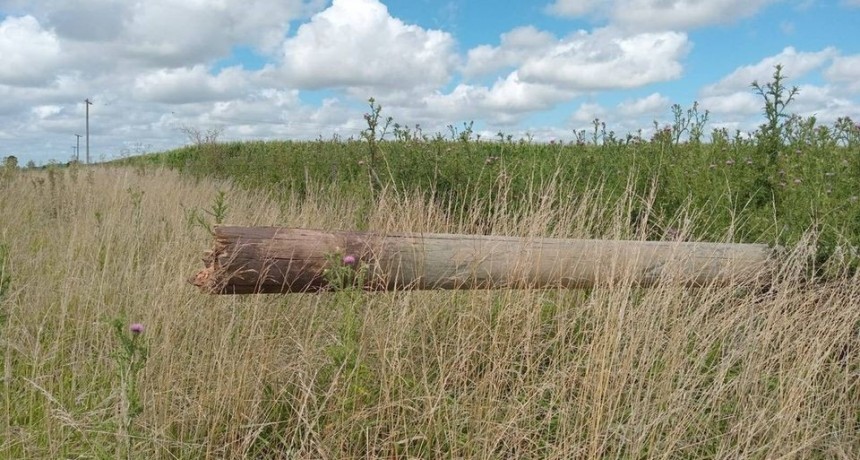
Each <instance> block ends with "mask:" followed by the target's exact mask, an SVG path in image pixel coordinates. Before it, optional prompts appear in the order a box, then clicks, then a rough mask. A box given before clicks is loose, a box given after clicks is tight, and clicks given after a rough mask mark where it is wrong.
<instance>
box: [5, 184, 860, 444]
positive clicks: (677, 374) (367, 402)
mask: <svg viewBox="0 0 860 460" xmlns="http://www.w3.org/2000/svg"><path fill="white" fill-rule="evenodd" d="M500 180H502V181H503V180H504V178H503V177H502V179H500ZM219 190H223V191H226V197H227V204H228V206H229V210H228V216H227V217H228V221H229V222H230V223H234V224H240V225H289V226H299V227H313V228H322V229H335V228H343V229H348V228H354V227H356V226H362V227H367V228H369V229H371V230H375V231H383V232H384V231H427V232H452V233H456V232H492V233H499V234H510V235H520V236H547V237H571V238H587V237H605V238H643V237H645V235H652V236H653V235H654V234H655V229H654V228H653V227H652V228H646V227H647V226H648V225H649V224H648V222H649V219H644V220H643V219H642V218H641V217H642V216H641V215H640V216H634V215H633V214H634V212H633V210H634V208H638V209H641V208H642V206H641V205H642V203H643V202H644V203H645V204H646V206H645V208H646V209H647V203H648V201H649V199H648V197H637V196H633V195H632V194H628V195H627V196H626V197H624V198H623V199H622V200H620V201H616V202H608V201H607V200H606V199H605V198H604V197H603V194H602V193H601V189H600V186H599V184H596V185H595V187H594V188H593V189H592V190H594V191H593V192H591V193H590V194H586V195H582V196H565V194H564V190H561V189H560V188H559V187H558V186H557V185H555V184H553V183H552V182H551V181H550V182H548V183H546V184H544V185H542V186H540V187H536V189H535V190H534V191H533V192H532V194H531V196H526V197H521V196H517V197H514V196H508V195H506V194H505V193H504V192H503V191H504V187H501V188H500V190H502V192H501V193H500V194H499V196H497V197H494V198H493V201H492V202H491V203H478V204H480V205H482V206H484V205H486V206H490V207H492V208H493V209H494V213H493V216H494V217H493V218H492V220H491V221H486V220H485V219H484V220H482V219H478V218H477V217H475V218H468V217H467V218H454V217H451V216H453V215H456V213H454V212H450V211H451V210H445V209H440V208H439V207H438V206H437V205H435V204H434V203H433V202H432V201H431V200H428V199H427V198H426V197H425V196H424V195H422V194H420V193H411V194H410V193H393V192H391V191H383V192H382V194H381V198H380V202H379V203H378V205H376V206H374V207H368V206H366V205H362V204H361V203H355V202H352V201H351V200H350V199H349V197H341V196H335V195H333V194H332V193H331V192H330V191H329V190H328V189H327V188H326V187H325V186H319V187H316V188H315V189H314V192H313V193H310V194H309V197H307V198H306V201H304V202H298V201H297V200H290V199H289V198H288V197H270V196H265V195H262V194H254V193H248V192H245V191H242V190H238V189H236V188H234V187H232V186H231V185H230V184H228V183H216V182H206V181H200V182H194V181H192V180H189V179H185V178H182V177H179V176H178V175H176V174H175V173H173V172H169V171H144V170H131V169H111V168H92V169H72V170H65V171H62V170H59V171H53V172H47V173H46V172H27V173H20V174H17V175H14V177H11V178H7V179H6V180H5V181H4V182H2V183H0V244H2V245H4V246H5V248H6V253H7V254H6V256H5V257H4V260H0V265H2V269H0V270H2V272H3V273H6V274H8V275H10V283H9V285H8V289H7V290H6V291H5V292H4V294H3V296H2V298H0V318H2V320H0V321H2V323H0V331H2V332H0V355H2V361H3V369H4V371H3V378H2V384H0V394H2V398H0V404H2V410H0V414H2V415H0V433H2V438H0V457H4V458H92V457H97V458H102V457H106V458H110V457H122V458H378V457H386V458H401V457H402V458H407V457H419V458H436V457H447V458H461V457H469V458H511V457H517V458H519V457H532V458H559V459H561V458H845V459H849V458H860V431H858V429H860V308H858V305H860V283H858V279H857V278H856V277H849V276H847V275H845V276H841V277H834V278H831V280H830V281H828V282H827V283H813V282H808V281H806V278H805V277H806V273H807V270H806V269H805V264H806V261H807V260H808V258H807V257H806V256H807V255H808V254H807V253H806V252H804V251H807V250H808V248H809V247H810V246H811V245H813V244H814V241H808V242H807V244H803V245H800V246H798V247H797V248H795V249H793V250H792V251H789V252H790V253H789V254H788V255H786V257H785V258H784V261H783V262H782V264H781V265H780V267H779V269H778V270H777V271H776V272H775V273H774V274H773V275H772V282H771V285H770V286H769V289H763V290H761V291H754V290H744V289H740V288H734V287H716V286H713V287H705V288H699V289H685V288H680V287H674V286H670V285H665V286H661V287H657V288H654V289H647V290H643V289H637V288H634V287H633V286H632V284H631V283H627V284H625V283H621V284H620V285H618V286H615V287H613V288H612V289H610V288H607V287H599V288H595V289H592V290H589V291H552V290H518V291H514V290H498V291H465V292H390V293H377V294H367V293H361V292H354V291H342V292H334V293H325V294H320V295H290V296H246V297H209V296H205V295H202V294H200V293H198V292H197V291H196V290H195V289H193V288H192V287H191V286H190V285H188V284H187V283H186V281H185V279H186V278H187V277H188V276H190V275H191V274H192V273H193V272H195V271H196V270H197V269H198V268H200V262H199V259H200V256H201V254H202V251H203V250H205V249H207V248H208V246H209V244H210V236H209V234H208V233H207V231H206V230H205V228H203V226H201V225H196V224H195V223H194V222H195V219H194V215H195V213H197V215H205V214H200V213H201V212H202V210H206V209H210V206H211V203H212V200H213V199H214V197H215V196H216V195H217V192H218V191H219ZM274 198H279V199H278V200H275V199H274ZM517 200H520V202H525V203H529V204H528V206H525V207H520V208H519V210H516V211H515V210H514V209H515V208H514V207H513V206H511V204H513V203H514V202H515V201H517ZM486 206H484V207H486ZM477 207H480V206H476V208H477ZM523 209H524V210H523ZM210 219H211V216H210ZM703 219H704V216H702V215H697V214H696V213H695V212H693V211H692V210H690V211H689V212H687V213H685V214H682V215H679V216H675V218H673V219H670V220H669V221H667V222H663V223H661V226H662V228H657V229H656V230H657V231H656V233H657V234H660V233H661V232H664V233H665V230H666V229H668V228H669V227H672V230H673V232H672V237H676V238H677V237H680V238H692V237H694V235H692V236H691V233H694V232H693V229H694V226H696V225H701V224H702V222H703ZM728 238H730V235H727V239H728ZM837 268H838V267H837ZM116 318H121V319H123V320H125V321H128V322H140V323H143V324H144V325H145V326H146V330H145V332H143V333H142V335H141V337H140V338H141V339H142V340H143V343H145V345H146V346H147V347H148V349H149V356H148V360H147V361H146V364H145V367H144V368H143V370H142V372H141V373H140V374H139V375H138V376H137V378H138V379H139V382H138V390H139V392H140V398H141V403H142V407H143V411H142V413H141V414H140V415H139V416H137V417H136V418H134V419H133V420H121V418H122V417H128V415H127V414H126V413H125V412H123V411H121V410H119V409H120V408H121V407H122V405H123V398H124V397H125V395H124V394H123V391H122V388H121V384H120V377H119V373H118V372H119V371H118V369H117V368H116V361H115V359H114V356H115V353H116V351H117V348H118V346H119V345H118V340H117V337H116V335H115V334H114V333H113V331H112V329H111V325H110V323H111V320H112V319H116ZM125 422H129V423H127V424H126V423H125ZM123 426H129V427H130V428H129V429H128V430H127V432H125V431H123V430H122V429H121V428H122V427H123ZM118 433H119V435H120V436H121V437H124V440H118V437H117V436H118ZM121 441H122V442H121ZM123 445H125V446H126V447H127V448H124V447H123Z"/></svg>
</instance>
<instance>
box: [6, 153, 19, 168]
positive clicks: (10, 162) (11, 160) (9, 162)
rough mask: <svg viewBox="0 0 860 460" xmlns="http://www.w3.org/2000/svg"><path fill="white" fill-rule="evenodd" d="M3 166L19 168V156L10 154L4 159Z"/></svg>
mask: <svg viewBox="0 0 860 460" xmlns="http://www.w3.org/2000/svg"><path fill="white" fill-rule="evenodd" d="M3 167H4V168H6V169H18V158H17V157H16V156H15V155H9V156H8V157H6V159H5V160H4V161H3Z"/></svg>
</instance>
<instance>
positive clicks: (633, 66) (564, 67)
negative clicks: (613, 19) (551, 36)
mask: <svg viewBox="0 0 860 460" xmlns="http://www.w3.org/2000/svg"><path fill="white" fill-rule="evenodd" d="M689 48H690V44H689V42H688V40H687V35H686V34H683V33H678V32H657V33H642V34H635V35H624V34H620V33H619V32H618V31H617V30H614V29H598V30H596V31H595V32H593V33H587V32H584V31H580V32H578V33H576V34H574V35H572V36H570V37H567V38H565V39H563V40H560V41H559V42H557V43H555V44H554V45H553V46H552V47H550V48H548V49H546V50H544V52H543V53H541V54H539V55H537V56H534V57H532V58H530V59H528V60H527V61H526V62H525V63H524V64H523V65H522V67H521V68H520V78H521V79H522V80H523V81H527V82H532V83H543V84H552V85H556V86H558V87H560V88H564V89H569V90H580V91H587V90H604V89H616V88H635V87H639V86H643V85H647V84H650V83H655V82H661V81H667V80H673V79H676V78H679V77H680V76H681V73H682V71H683V66H682V64H681V59H682V58H684V57H685V56H686V54H687V52H688V50H689Z"/></svg>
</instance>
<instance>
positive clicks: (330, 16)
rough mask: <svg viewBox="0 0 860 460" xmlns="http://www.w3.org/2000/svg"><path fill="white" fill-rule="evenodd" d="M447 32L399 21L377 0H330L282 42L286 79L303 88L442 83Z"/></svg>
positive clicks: (450, 47) (450, 66)
mask: <svg viewBox="0 0 860 460" xmlns="http://www.w3.org/2000/svg"><path fill="white" fill-rule="evenodd" d="M454 45H455V42H454V38H453V37H452V36H451V35H450V34H449V33H447V32H442V31H439V30H428V29H424V28H421V27H419V26H416V25H410V24H405V23H404V22H403V21H401V20H400V19H397V18H394V17H392V16H391V15H390V14H389V13H388V9H387V8H386V7H385V5H383V4H382V3H380V2H378V1H377V0H334V2H333V3H332V5H331V7H329V8H328V9H326V10H324V11H322V12H320V13H318V14H316V15H314V16H313V17H312V18H311V20H310V22H308V23H306V24H303V25H301V26H300V27H299V28H298V30H297V32H296V35H295V36H294V37H291V38H289V39H287V40H286V42H285V43H284V56H283V67H282V74H283V77H284V78H285V80H286V82H287V83H289V84H291V85H293V86H295V87H298V88H307V89H316V88H325V87H339V88H350V87H353V88H356V87H357V88H377V89H386V88H393V89H403V88H415V87H424V88H426V87H433V86H438V85H443V84H445V83H446V82H447V81H448V80H449V78H450V77H451V73H452V71H453V70H454V66H455V64H456V59H457V55H456V53H455V49H454Z"/></svg>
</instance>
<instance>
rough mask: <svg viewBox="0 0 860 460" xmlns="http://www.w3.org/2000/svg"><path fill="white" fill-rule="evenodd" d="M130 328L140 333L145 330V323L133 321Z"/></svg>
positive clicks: (133, 331) (135, 332) (134, 332)
mask: <svg viewBox="0 0 860 460" xmlns="http://www.w3.org/2000/svg"><path fill="white" fill-rule="evenodd" d="M128 328H129V330H131V332H132V333H133V334H140V333H141V332H143V324H141V323H133V324H132V325H131V326H129V327H128Z"/></svg>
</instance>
